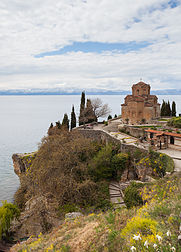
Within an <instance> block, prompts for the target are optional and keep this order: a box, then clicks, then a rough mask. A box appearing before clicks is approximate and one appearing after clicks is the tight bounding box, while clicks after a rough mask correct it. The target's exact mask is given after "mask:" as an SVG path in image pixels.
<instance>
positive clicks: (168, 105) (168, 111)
mask: <svg viewBox="0 0 181 252" xmlns="http://www.w3.org/2000/svg"><path fill="white" fill-rule="evenodd" d="M167 116H171V108H170V102H169V101H168V103H167Z"/></svg>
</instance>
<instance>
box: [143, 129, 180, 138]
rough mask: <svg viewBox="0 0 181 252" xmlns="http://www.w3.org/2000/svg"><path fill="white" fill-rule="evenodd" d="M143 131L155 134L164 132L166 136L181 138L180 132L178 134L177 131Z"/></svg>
mask: <svg viewBox="0 0 181 252" xmlns="http://www.w3.org/2000/svg"><path fill="white" fill-rule="evenodd" d="M145 131H147V132H150V133H155V134H158V135H160V134H162V135H163V134H164V135H166V136H174V137H179V138H181V134H178V133H172V132H167V131H160V130H151V129H150V130H149V129H148V130H145Z"/></svg>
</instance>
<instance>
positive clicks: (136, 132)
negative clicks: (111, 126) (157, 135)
mask: <svg viewBox="0 0 181 252" xmlns="http://www.w3.org/2000/svg"><path fill="white" fill-rule="evenodd" d="M119 129H123V130H125V132H127V133H128V134H130V135H131V136H134V137H136V138H139V137H146V136H147V134H146V132H145V131H144V129H143V128H136V127H133V126H130V125H124V126H122V127H119Z"/></svg>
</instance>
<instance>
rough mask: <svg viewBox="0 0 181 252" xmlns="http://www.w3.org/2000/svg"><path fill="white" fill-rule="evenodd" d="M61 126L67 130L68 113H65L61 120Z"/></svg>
mask: <svg viewBox="0 0 181 252" xmlns="http://www.w3.org/2000/svg"><path fill="white" fill-rule="evenodd" d="M62 126H64V127H65V129H68V130H69V119H68V115H67V114H66V113H65V114H64V117H63V120H62Z"/></svg>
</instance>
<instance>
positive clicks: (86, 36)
mask: <svg viewBox="0 0 181 252" xmlns="http://www.w3.org/2000/svg"><path fill="white" fill-rule="evenodd" d="M140 78H142V79H143V81H145V82H146V83H150V84H151V86H152V89H167V88H169V89H170V88H180V89H181V0H171V1H168V0H28V1H27V0H0V89H16V88H20V89H21V88H27V89H29V88H61V89H67V90H73V89H84V90H88V89H102V90H128V89H129V88H130V85H132V84H133V83H136V82H138V81H139V80H140Z"/></svg>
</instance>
